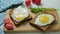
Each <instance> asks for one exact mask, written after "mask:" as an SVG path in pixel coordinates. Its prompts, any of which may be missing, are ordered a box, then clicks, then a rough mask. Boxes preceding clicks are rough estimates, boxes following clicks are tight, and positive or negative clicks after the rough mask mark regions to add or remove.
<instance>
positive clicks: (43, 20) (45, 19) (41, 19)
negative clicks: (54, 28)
mask: <svg viewBox="0 0 60 34" xmlns="http://www.w3.org/2000/svg"><path fill="white" fill-rule="evenodd" d="M39 21H40V22H41V23H47V22H48V21H49V17H48V16H41V17H40V19H39Z"/></svg>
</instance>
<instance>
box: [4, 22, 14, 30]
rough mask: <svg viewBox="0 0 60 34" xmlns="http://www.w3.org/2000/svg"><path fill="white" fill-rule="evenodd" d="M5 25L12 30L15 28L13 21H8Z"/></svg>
mask: <svg viewBox="0 0 60 34" xmlns="http://www.w3.org/2000/svg"><path fill="white" fill-rule="evenodd" d="M5 27H6V28H7V29H8V30H12V29H13V24H12V23H7V24H5Z"/></svg>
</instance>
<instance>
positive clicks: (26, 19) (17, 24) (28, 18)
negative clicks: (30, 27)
mask: <svg viewBox="0 0 60 34" xmlns="http://www.w3.org/2000/svg"><path fill="white" fill-rule="evenodd" d="M12 13H13V10H12V11H11V12H9V16H10V18H11V20H12V21H13V22H14V24H15V25H16V26H19V25H21V24H23V23H25V22H27V21H30V20H31V19H32V18H31V16H30V15H29V16H28V17H26V18H25V19H24V20H22V21H20V22H17V21H15V20H14V19H13V18H12V16H11V15H12Z"/></svg>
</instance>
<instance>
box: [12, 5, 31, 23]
mask: <svg viewBox="0 0 60 34" xmlns="http://www.w3.org/2000/svg"><path fill="white" fill-rule="evenodd" d="M11 13H12V14H11V19H12V20H13V21H14V23H15V24H22V23H24V22H26V21H29V20H30V19H31V17H30V15H29V11H28V10H27V8H25V7H22V6H19V7H17V8H16V9H14V10H13V12H11Z"/></svg>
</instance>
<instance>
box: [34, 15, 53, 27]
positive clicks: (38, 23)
mask: <svg viewBox="0 0 60 34" xmlns="http://www.w3.org/2000/svg"><path fill="white" fill-rule="evenodd" d="M44 15H46V16H48V17H49V21H48V22H47V23H41V21H40V20H39V17H41V16H44ZM53 21H54V16H53V15H51V14H40V15H39V16H37V18H36V19H35V23H34V24H36V25H39V26H45V25H47V24H50V23H52V22H53Z"/></svg>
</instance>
